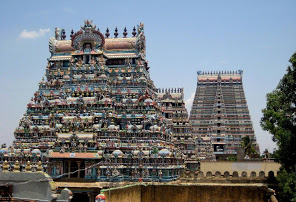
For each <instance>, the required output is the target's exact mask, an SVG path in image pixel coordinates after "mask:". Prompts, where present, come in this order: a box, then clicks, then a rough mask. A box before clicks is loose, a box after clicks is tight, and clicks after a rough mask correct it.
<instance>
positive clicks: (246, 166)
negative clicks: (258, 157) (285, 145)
mask: <svg viewBox="0 0 296 202" xmlns="http://www.w3.org/2000/svg"><path fill="white" fill-rule="evenodd" d="M280 167H281V165H280V164H279V163H276V162H272V161H241V162H239V161H236V162H231V161H202V162H200V171H202V172H203V173H204V175H206V173H207V172H212V174H213V175H215V173H216V172H217V171H219V172H220V173H221V175H223V173H224V172H226V171H228V172H229V173H230V175H232V173H233V172H235V171H236V172H238V175H239V176H241V174H242V172H244V171H245V172H247V177H250V175H251V172H253V171H254V172H256V175H257V176H258V175H259V172H261V171H263V172H264V173H265V176H268V173H269V172H270V171H272V172H273V173H274V176H277V172H278V171H279V169H280Z"/></svg>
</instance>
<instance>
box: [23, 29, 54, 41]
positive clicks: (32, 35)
mask: <svg viewBox="0 0 296 202" xmlns="http://www.w3.org/2000/svg"><path fill="white" fill-rule="evenodd" d="M48 32H50V29H49V28H46V29H41V28H40V29H39V30H37V31H35V30H33V31H27V30H26V29H24V30H23V31H22V32H21V33H20V35H19V37H20V38H21V39H35V38H38V37H42V36H44V35H45V34H46V33H48Z"/></svg>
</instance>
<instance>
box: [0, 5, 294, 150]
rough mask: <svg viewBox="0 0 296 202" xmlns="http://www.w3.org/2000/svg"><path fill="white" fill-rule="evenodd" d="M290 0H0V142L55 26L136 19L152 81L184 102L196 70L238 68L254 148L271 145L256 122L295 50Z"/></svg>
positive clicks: (33, 81)
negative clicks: (179, 90)
mask: <svg viewBox="0 0 296 202" xmlns="http://www.w3.org/2000/svg"><path fill="white" fill-rule="evenodd" d="M295 8H296V1H293V0H290V1H288V0H287V1H275V0H274V1H273V0H268V1H267V0H261V1H255V0H249V1H240V0H233V1H232V0H225V1H220V0H216V1H172V0H171V1H146V2H144V1H129V0H125V1H86V2H84V1H42V2H41V1H6V2H5V1H1V3H0V19H1V21H0V26H1V31H0V44H1V49H0V55H1V59H0V92H1V100H0V112H1V113H0V143H4V142H6V143H8V144H10V143H11V142H12V140H13V138H14V137H13V131H14V129H15V127H16V126H17V125H18V121H19V119H20V118H21V116H22V114H23V113H24V112H25V110H26V104H27V102H28V101H29V100H30V98H31V97H32V95H33V93H34V92H35V91H36V90H37V87H38V82H39V81H40V80H41V78H42V76H44V73H45V67H46V64H47V60H46V59H47V58H48V57H49V56H50V54H49V51H48V40H49V38H50V37H51V36H53V35H54V28H55V27H60V28H64V29H65V30H66V34H67V38H69V34H70V31H71V29H72V28H73V29H74V31H78V30H79V28H80V25H83V20H85V19H92V20H93V22H94V24H96V25H97V26H98V27H99V28H100V30H101V31H102V32H103V33H105V30H106V28H107V27H109V29H110V30H111V34H112V35H113V32H114V31H113V30H114V29H115V27H116V26H117V27H118V29H119V33H120V36H122V32H123V28H124V27H125V26H126V27H127V29H128V33H129V36H131V32H132V27H133V26H134V25H137V24H139V23H140V22H143V23H144V25H145V35H146V40H147V59H148V61H149V65H150V67H151V69H150V72H151V77H152V79H153V80H154V82H155V85H156V86H157V87H184V90H185V100H186V104H187V107H188V108H189V109H190V107H191V101H192V98H193V93H194V92H195V88H196V72H197V71H198V70H201V71H207V70H210V71H214V70H238V69H243V70H244V76H243V82H244V88H245V94H246V97H247V101H248V105H249V110H250V114H251V117H252V121H253V124H254V128H255V133H256V136H257V139H258V142H259V145H260V147H261V151H263V150H264V149H265V148H268V149H269V150H270V151H272V149H273V148H274V147H275V144H274V143H273V142H272V140H271V135H269V134H268V133H267V132H264V131H262V129H261V128H260V124H259V122H260V119H261V116H262V113H261V110H262V109H263V108H264V107H265V105H266V98H265V96H266V93H268V92H271V91H272V90H273V89H274V88H275V87H276V85H277V83H278V82H279V80H280V79H281V78H282V76H283V75H284V73H285V71H286V67H287V65H289V62H288V60H289V58H290V56H291V55H292V54H293V53H294V52H295V51H296V24H295V19H296V12H295Z"/></svg>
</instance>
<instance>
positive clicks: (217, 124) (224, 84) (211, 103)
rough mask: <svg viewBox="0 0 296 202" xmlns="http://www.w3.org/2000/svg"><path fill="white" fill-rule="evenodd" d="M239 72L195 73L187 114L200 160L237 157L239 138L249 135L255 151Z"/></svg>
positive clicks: (251, 127)
mask: <svg viewBox="0 0 296 202" xmlns="http://www.w3.org/2000/svg"><path fill="white" fill-rule="evenodd" d="M242 75H243V72H242V71H241V70H239V71H236V72H198V73H197V79H198V81H197V88H196V93H195V98H194V102H193V105H192V109H191V112H190V120H191V122H192V126H193V134H194V135H196V136H197V137H198V142H199V143H198V144H199V145H200V146H203V147H200V148H199V149H202V151H201V150H200V151H198V155H199V156H201V157H202V158H208V159H210V158H213V157H214V155H213V153H214V154H215V155H216V157H221V158H226V157H228V156H234V155H236V154H237V148H238V147H240V144H241V141H242V137H244V136H249V137H250V138H251V139H252V140H253V144H254V147H255V149H256V150H257V152H259V147H258V145H257V143H256V137H255V135H254V129H253V125H252V121H251V118H250V114H249V110H248V106H247V101H246V98H245V94H244V89H243V82H242Z"/></svg>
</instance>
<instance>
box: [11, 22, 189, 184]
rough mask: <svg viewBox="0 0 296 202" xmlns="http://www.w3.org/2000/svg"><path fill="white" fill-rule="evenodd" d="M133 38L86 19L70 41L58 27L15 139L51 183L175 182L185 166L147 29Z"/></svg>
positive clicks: (138, 29)
mask: <svg viewBox="0 0 296 202" xmlns="http://www.w3.org/2000/svg"><path fill="white" fill-rule="evenodd" d="M132 35H133V36H132V37H130V38H128V37H127V32H126V29H125V30H124V33H123V38H118V30H117V28H116V30H115V33H114V36H115V37H114V38H109V36H110V33H109V30H108V28H107V32H106V34H105V37H104V35H103V34H102V33H101V32H100V31H99V30H96V26H94V25H93V24H92V21H89V20H86V21H85V24H84V26H82V27H81V29H80V30H79V31H78V32H76V33H74V32H73V30H72V32H71V35H70V37H71V39H70V40H65V38H66V35H65V30H64V29H59V28H56V30H55V38H51V39H50V41H49V49H50V53H51V57H50V58H49V59H48V65H47V67H46V79H42V81H41V82H40V83H39V89H38V91H37V92H36V93H35V94H34V97H33V98H32V100H31V101H30V102H29V104H28V106H27V112H26V113H25V115H24V117H23V118H22V119H21V121H20V125H19V127H18V128H17V129H16V131H15V138H16V140H15V141H14V147H15V148H16V149H19V150H20V152H23V151H24V150H25V149H27V150H28V153H29V154H30V153H31V152H32V149H35V150H33V151H35V152H37V153H38V155H39V156H41V157H43V162H44V164H43V165H44V166H45V168H46V170H47V172H48V173H49V174H50V175H51V176H52V177H53V178H75V179H76V178H78V179H80V180H81V179H92V180H96V181H123V180H128V181H138V180H140V179H142V180H144V181H145V180H146V181H152V180H159V181H170V180H174V179H176V178H177V177H178V176H179V174H180V170H181V169H183V168H184V160H183V156H184V155H183V154H182V152H180V151H179V150H178V149H176V148H175V146H174V143H173V138H172V132H171V130H170V128H171V126H170V125H168V124H167V123H168V121H167V119H166V118H165V117H164V116H163V115H162V114H163V113H162V107H161V103H160V102H158V101H157V94H156V93H157V91H156V90H157V89H156V88H155V86H154V84H153V81H152V80H151V79H150V74H149V66H148V62H147V61H146V59H145V57H146V43H145V35H144V25H143V24H142V23H141V24H140V25H139V26H138V28H137V32H136V29H135V28H134V30H133V32H132ZM41 157H40V158H41ZM47 159H48V160H49V163H48V164H46V160H47ZM83 169H85V170H83ZM77 170H78V171H77ZM74 171H77V172H74ZM66 173H71V174H66Z"/></svg>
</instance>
